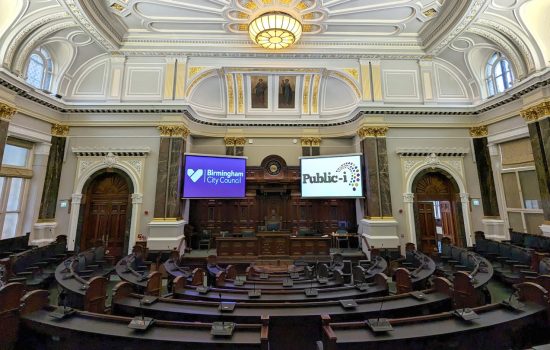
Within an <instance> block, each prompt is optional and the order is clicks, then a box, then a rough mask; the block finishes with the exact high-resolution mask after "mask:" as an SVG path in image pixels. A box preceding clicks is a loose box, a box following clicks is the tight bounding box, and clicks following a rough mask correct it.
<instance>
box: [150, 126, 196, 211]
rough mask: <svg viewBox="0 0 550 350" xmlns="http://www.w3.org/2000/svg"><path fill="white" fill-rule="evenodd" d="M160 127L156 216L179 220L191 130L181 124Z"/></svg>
mask: <svg viewBox="0 0 550 350" xmlns="http://www.w3.org/2000/svg"><path fill="white" fill-rule="evenodd" d="M159 129H160V131H161V139H160V147H159V160H158V170H157V187H156V195H155V212H154V216H155V219H156V220H159V219H160V220H162V219H164V220H166V219H171V220H174V219H177V220H179V219H181V217H182V199H181V197H182V185H183V177H182V175H183V155H184V153H185V146H186V142H185V137H187V135H189V130H188V129H187V128H185V127H184V126H180V125H162V126H159Z"/></svg>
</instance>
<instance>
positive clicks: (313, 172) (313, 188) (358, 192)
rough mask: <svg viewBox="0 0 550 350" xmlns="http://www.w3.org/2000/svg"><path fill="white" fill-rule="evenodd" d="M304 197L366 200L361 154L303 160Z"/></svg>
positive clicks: (306, 158)
mask: <svg viewBox="0 0 550 350" xmlns="http://www.w3.org/2000/svg"><path fill="white" fill-rule="evenodd" d="M300 171H301V181H300V183H301V187H302V197H304V198H359V197H363V171H362V166H361V155H359V154H348V155H338V156H320V157H302V158H300Z"/></svg>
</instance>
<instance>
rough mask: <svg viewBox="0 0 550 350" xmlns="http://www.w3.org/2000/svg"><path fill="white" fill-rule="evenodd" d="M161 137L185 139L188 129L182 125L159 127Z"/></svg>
mask: <svg viewBox="0 0 550 350" xmlns="http://www.w3.org/2000/svg"><path fill="white" fill-rule="evenodd" d="M158 129H159V130H160V136H161V137H183V138H184V137H187V136H189V129H187V128H186V127H185V126H183V125H159V126H158Z"/></svg>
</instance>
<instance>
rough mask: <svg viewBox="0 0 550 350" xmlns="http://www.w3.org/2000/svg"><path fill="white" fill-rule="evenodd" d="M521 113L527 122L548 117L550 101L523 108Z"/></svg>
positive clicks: (549, 114)
mask: <svg viewBox="0 0 550 350" xmlns="http://www.w3.org/2000/svg"><path fill="white" fill-rule="evenodd" d="M520 114H521V117H522V118H523V119H524V120H525V122H526V123H532V122H536V121H537V120H540V119H543V118H545V117H548V116H550V101H544V102H541V103H539V104H538V105H536V106H532V107H529V108H526V109H523V110H522V111H521V112H520Z"/></svg>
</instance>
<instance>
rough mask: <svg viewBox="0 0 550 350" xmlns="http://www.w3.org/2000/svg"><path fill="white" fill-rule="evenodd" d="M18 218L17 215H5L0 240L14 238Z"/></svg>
mask: <svg viewBox="0 0 550 350" xmlns="http://www.w3.org/2000/svg"><path fill="white" fill-rule="evenodd" d="M18 218H19V213H10V214H6V217H5V219H4V228H3V229H2V239H5V238H13V237H15V232H16V231H17V219H18Z"/></svg>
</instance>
